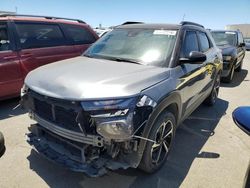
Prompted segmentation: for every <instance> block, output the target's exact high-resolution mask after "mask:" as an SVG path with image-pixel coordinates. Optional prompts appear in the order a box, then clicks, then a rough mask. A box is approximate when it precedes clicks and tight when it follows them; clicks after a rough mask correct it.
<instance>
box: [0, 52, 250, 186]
mask: <svg viewBox="0 0 250 188" xmlns="http://www.w3.org/2000/svg"><path fill="white" fill-rule="evenodd" d="M248 70H250V52H248V53H247V54H246V57H245V60H244V65H243V70H242V72H240V73H236V74H235V76H234V81H233V82H232V83H231V84H222V85H221V90H220V95H219V100H218V101H217V103H216V105H215V106H214V107H206V106H203V105H201V106H200V107H199V108H198V109H197V110H196V111H195V112H194V113H193V114H192V115H191V116H190V117H189V118H188V119H187V120H186V121H184V123H183V124H182V125H181V126H180V128H179V129H178V131H177V135H176V140H175V143H174V148H173V150H172V151H171V154H170V156H169V160H168V161H167V163H166V164H165V165H164V167H163V168H162V169H161V170H159V171H158V172H157V173H155V174H152V175H147V174H144V173H142V172H141V171H139V170H135V169H129V170H126V171H124V170H119V171H115V172H109V173H108V174H107V175H105V176H103V177H99V178H89V177H86V176H85V175H83V174H81V173H76V172H71V171H69V170H66V169H64V168H62V167H60V166H57V165H55V164H53V163H51V162H49V161H47V160H46V159H44V158H42V157H41V156H39V155H38V154H37V153H36V152H34V151H33V150H31V147H30V146H29V145H28V144H27V143H26V141H25V133H27V127H28V126H29V124H30V123H31V121H30V120H29V118H28V116H27V114H26V113H25V112H23V111H22V110H20V109H16V110H12V109H13V108H14V107H15V106H16V105H17V104H18V99H12V100H7V101H2V102H0V131H2V132H3V134H4V136H5V140H6V148H7V149H6V152H5V154H4V155H3V157H2V158H1V159H0V187H1V188H10V187H37V188H38V187H39V188H40V187H60V188H62V187H102V188H106V187H109V188H110V187H119V188H121V187H143V188H146V187H164V188H167V187H192V188H193V187H199V188H201V187H206V188H207V187H213V188H215V187H220V188H221V187H225V188H230V187H233V188H235V187H242V184H243V181H244V177H245V173H246V171H247V167H248V165H249V161H250V137H249V136H247V135H246V134H245V133H243V132H242V131H241V130H240V129H239V128H238V127H236V126H235V124H234V123H233V120H232V116H231V114H232V111H233V110H234V109H235V108H236V107H237V106H240V105H250V74H248Z"/></svg>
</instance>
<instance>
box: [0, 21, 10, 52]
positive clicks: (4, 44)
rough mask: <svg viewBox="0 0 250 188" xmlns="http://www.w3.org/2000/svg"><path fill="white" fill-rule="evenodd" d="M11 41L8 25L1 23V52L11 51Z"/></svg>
mask: <svg viewBox="0 0 250 188" xmlns="http://www.w3.org/2000/svg"><path fill="white" fill-rule="evenodd" d="M10 49H11V48H10V40H9V36H8V30H7V24H6V23H0V52H1V51H8V50H10Z"/></svg>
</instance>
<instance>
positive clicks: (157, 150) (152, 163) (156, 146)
mask: <svg viewBox="0 0 250 188" xmlns="http://www.w3.org/2000/svg"><path fill="white" fill-rule="evenodd" d="M175 129H176V120H175V116H174V115H173V114H172V113H171V112H169V111H165V112H163V113H162V114H161V115H160V116H159V117H158V118H157V120H156V122H155V123H154V125H153V127H152V129H151V131H150V133H149V137H148V138H149V139H151V140H154V141H155V143H153V142H150V141H148V142H147V144H146V147H145V150H144V153H143V156H142V160H141V163H140V165H139V168H140V169H141V170H143V171H144V172H147V173H153V172H155V171H157V170H158V169H160V168H161V167H162V166H163V164H164V162H165V161H166V159H167V157H168V154H169V151H170V149H171V147H172V143H173V139H174V136H175Z"/></svg>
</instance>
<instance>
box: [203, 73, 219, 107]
mask: <svg viewBox="0 0 250 188" xmlns="http://www.w3.org/2000/svg"><path fill="white" fill-rule="evenodd" d="M219 91H220V73H218V74H217V76H216V77H215V80H214V85H213V89H212V91H211V93H210V95H209V96H208V97H207V98H206V99H205V101H204V104H206V105H207V106H213V105H214V104H215V102H216V100H217V98H218V95H219Z"/></svg>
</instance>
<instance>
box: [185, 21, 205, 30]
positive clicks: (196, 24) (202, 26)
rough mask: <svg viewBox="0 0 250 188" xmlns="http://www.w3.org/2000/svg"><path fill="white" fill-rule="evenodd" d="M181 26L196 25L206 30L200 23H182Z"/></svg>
mask: <svg viewBox="0 0 250 188" xmlns="http://www.w3.org/2000/svg"><path fill="white" fill-rule="evenodd" d="M180 24H181V25H195V26H198V27H202V28H204V26H203V25H201V24H198V23H195V22H188V21H182V22H181V23H180Z"/></svg>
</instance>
